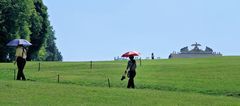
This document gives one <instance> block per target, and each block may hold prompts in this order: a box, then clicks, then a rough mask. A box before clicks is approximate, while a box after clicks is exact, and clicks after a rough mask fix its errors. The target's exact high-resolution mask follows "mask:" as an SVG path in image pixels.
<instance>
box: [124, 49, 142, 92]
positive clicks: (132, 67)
mask: <svg viewBox="0 0 240 106" xmlns="http://www.w3.org/2000/svg"><path fill="white" fill-rule="evenodd" d="M139 55H140V53H139V52H136V51H130V52H127V53H124V54H123V55H122V57H129V61H128V65H127V68H126V71H125V72H124V75H123V76H122V78H121V80H124V79H125V78H126V77H125V75H126V74H127V76H128V78H129V80H128V85H127V88H135V85H134V77H135V76H136V68H137V64H136V60H135V59H134V56H139Z"/></svg>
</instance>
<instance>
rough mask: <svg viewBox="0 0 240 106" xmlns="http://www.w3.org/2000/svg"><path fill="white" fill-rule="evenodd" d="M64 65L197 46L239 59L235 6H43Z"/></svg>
mask: <svg viewBox="0 0 240 106" xmlns="http://www.w3.org/2000/svg"><path fill="white" fill-rule="evenodd" d="M43 1H44V3H45V5H46V6H47V7H48V13H49V16H50V17H49V19H50V21H51V25H52V26H53V28H54V30H55V32H56V35H55V36H56V37H57V40H56V43H57V46H58V48H59V50H60V51H61V53H62V55H63V60H64V61H90V60H113V58H114V57H116V56H120V55H121V54H123V53H124V52H127V51H131V50H135V51H139V52H140V53H141V54H142V55H141V57H142V58H146V57H150V55H151V53H152V52H153V53H154V54H155V56H156V57H161V58H167V57H168V55H169V54H170V53H172V52H173V51H177V52H178V51H179V50H180V49H181V48H182V47H185V46H189V48H190V49H191V48H192V47H191V44H193V43H195V42H198V43H200V44H202V47H200V48H201V49H205V47H206V46H208V47H211V48H212V49H213V50H214V51H216V52H221V53H222V54H223V55H239V54H240V46H239V44H238V43H239V40H240V0H43Z"/></svg>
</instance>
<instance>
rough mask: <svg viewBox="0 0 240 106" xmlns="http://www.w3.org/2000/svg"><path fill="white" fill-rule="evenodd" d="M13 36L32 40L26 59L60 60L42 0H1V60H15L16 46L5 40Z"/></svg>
mask: <svg viewBox="0 0 240 106" xmlns="http://www.w3.org/2000/svg"><path fill="white" fill-rule="evenodd" d="M15 38H21V39H27V40H28V41H30V42H31V43H32V46H30V47H28V48H27V49H28V52H27V60H28V61H35V60H38V61H62V55H61V53H60V52H59V50H58V49H57V46H56V43H55V40H56V37H55V33H54V30H53V27H52V26H51V25H50V21H49V19H48V13H47V7H46V6H45V5H44V4H43V1H42V0H1V1H0V62H6V61H12V60H14V58H15V56H14V55H15V48H13V47H7V46H6V44H7V43H8V42H9V41H11V40H13V39H15Z"/></svg>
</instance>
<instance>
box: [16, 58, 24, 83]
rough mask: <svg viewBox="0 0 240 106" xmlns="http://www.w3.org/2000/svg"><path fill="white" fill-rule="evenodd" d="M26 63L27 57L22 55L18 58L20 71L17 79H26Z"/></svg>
mask: <svg viewBox="0 0 240 106" xmlns="http://www.w3.org/2000/svg"><path fill="white" fill-rule="evenodd" d="M25 64H26V59H23V58H22V57H18V58H17V66H18V73H17V80H21V79H22V80H26V78H25V75H24V73H23V69H24V66H25Z"/></svg>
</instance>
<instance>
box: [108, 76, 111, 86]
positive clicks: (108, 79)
mask: <svg viewBox="0 0 240 106" xmlns="http://www.w3.org/2000/svg"><path fill="white" fill-rule="evenodd" d="M108 87H109V88H110V87H111V85H110V79H109V78H108Z"/></svg>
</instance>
